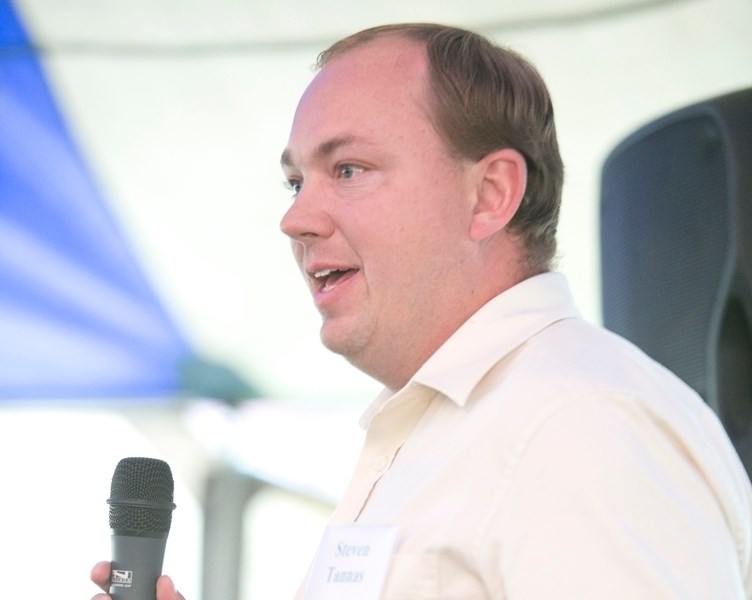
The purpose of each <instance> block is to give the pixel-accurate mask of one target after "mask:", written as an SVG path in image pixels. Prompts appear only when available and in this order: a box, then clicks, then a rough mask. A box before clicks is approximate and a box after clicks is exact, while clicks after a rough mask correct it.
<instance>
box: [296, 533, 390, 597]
mask: <svg viewBox="0 0 752 600" xmlns="http://www.w3.org/2000/svg"><path fill="white" fill-rule="evenodd" d="M396 542H397V527H395V526H391V525H386V526H370V525H330V526H329V527H327V528H326V531H324V536H323V538H322V540H321V544H320V545H319V549H318V552H317V553H316V559H315V560H314V563H313V567H312V570H311V573H310V577H309V578H308V586H307V587H306V591H305V594H304V595H303V598H304V600H353V599H354V598H357V599H358V600H378V598H379V596H380V594H381V590H382V588H383V587H384V581H385V580H386V576H387V573H388V571H389V564H390V562H391V560H392V555H393V554H394V546H395V544H396Z"/></svg>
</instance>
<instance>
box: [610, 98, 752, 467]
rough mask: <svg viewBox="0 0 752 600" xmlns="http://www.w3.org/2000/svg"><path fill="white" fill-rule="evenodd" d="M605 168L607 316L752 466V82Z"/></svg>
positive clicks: (645, 134)
mask: <svg viewBox="0 0 752 600" xmlns="http://www.w3.org/2000/svg"><path fill="white" fill-rule="evenodd" d="M601 175H602V177H601V206H600V210H601V214H600V219H601V231H600V241H601V278H602V300H603V322H604V325H605V326H606V327H607V328H608V329H611V330H613V331H615V332H616V333H619V334H621V335H622V336H624V337H626V338H627V339H629V340H631V341H632V342H634V343H635V344H636V345H637V346H639V347H640V348H642V349H643V350H644V351H645V352H646V353H647V354H649V355H651V356H652V357H653V358H655V359H656V360H657V361H658V362H660V363H662V364H664V365H665V366H667V367H668V368H669V369H671V370H672V371H673V372H674V373H676V374H677V375H678V376H679V377H681V378H682V379H683V380H684V381H686V382H687V383H688V384H689V385H690V386H692V387H693V388H694V389H695V390H696V391H697V392H698V393H699V394H700V395H701V396H702V397H703V398H704V399H705V401H706V402H707V403H708V404H709V405H710V406H711V407H712V408H713V409H714V410H715V411H716V413H717V414H718V416H719V417H720V419H721V421H722V422H723V425H724V427H725V428H726V431H727V432H728V434H729V436H730V437H731V440H732V442H733V443H734V446H735V447H736V450H737V452H738V453H739V455H740V457H741V458H742V462H743V463H744V466H745V468H746V469H747V473H749V474H750V475H752V329H750V324H751V323H752V88H750V89H745V90H741V91H738V92H735V93H731V94H727V95H724V96H719V97H717V98H713V99H710V100H707V101H704V102H699V103H696V104H693V105H691V106H687V107H684V108H681V109H679V110H676V111H674V112H672V113H669V114H667V115H665V116H662V117H660V118H658V119H656V120H655V121H653V122H651V123H649V124H647V125H645V126H643V127H641V128H640V129H638V130H637V131H635V132H634V133H632V134H631V135H630V136H629V137H627V138H626V139H625V140H623V141H622V142H621V143H620V144H619V145H618V146H617V147H616V148H614V149H613V150H612V152H611V153H610V154H609V155H608V157H607V158H606V161H605V163H604V165H603V170H602V174H601Z"/></svg>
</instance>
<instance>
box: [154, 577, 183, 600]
mask: <svg viewBox="0 0 752 600" xmlns="http://www.w3.org/2000/svg"><path fill="white" fill-rule="evenodd" d="M157 600H185V598H184V597H183V594H181V593H180V592H178V591H177V590H176V589H175V584H174V583H173V581H172V579H170V577H168V576H167V575H161V576H160V577H159V579H157Z"/></svg>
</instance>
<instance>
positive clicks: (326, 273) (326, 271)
mask: <svg viewBox="0 0 752 600" xmlns="http://www.w3.org/2000/svg"><path fill="white" fill-rule="evenodd" d="M333 271H334V269H324V270H323V271H316V272H315V273H314V274H313V276H314V277H315V278H316V279H321V278H322V277H329V275H331V274H332V272H333Z"/></svg>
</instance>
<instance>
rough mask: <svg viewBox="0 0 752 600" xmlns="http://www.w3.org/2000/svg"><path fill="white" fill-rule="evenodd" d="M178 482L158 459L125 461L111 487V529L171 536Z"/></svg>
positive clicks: (115, 474) (121, 462) (116, 472)
mask: <svg viewBox="0 0 752 600" xmlns="http://www.w3.org/2000/svg"><path fill="white" fill-rule="evenodd" d="M173 490H174V483H173V480H172V472H171V471H170V466H169V465H168V464H167V463H166V462H164V461H163V460H159V459H157V458H140V457H135V458H124V459H122V460H121V461H120V462H119V463H118V464H117V467H115V473H114V474H113V476H112V485H111V487H110V499H109V500H108V501H107V503H108V504H109V505H110V528H111V529H129V530H137V531H153V532H156V533H167V532H169V531H170V525H171V523H172V510H173V509H174V508H175V505H174V504H173V503H172V497H173Z"/></svg>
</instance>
